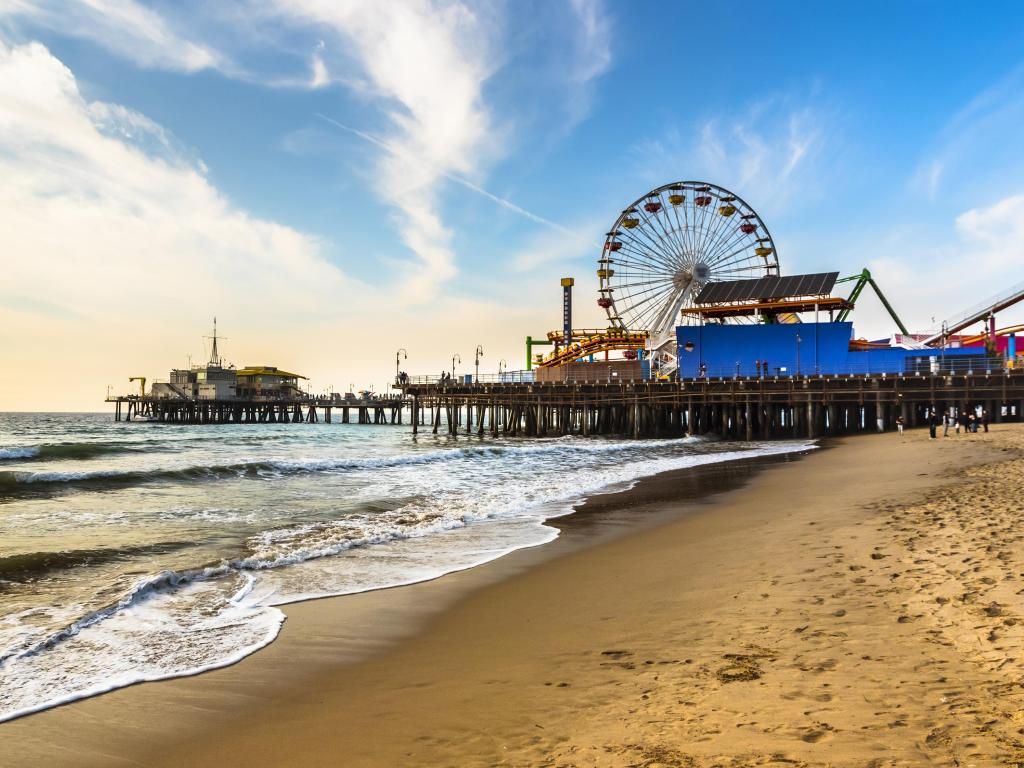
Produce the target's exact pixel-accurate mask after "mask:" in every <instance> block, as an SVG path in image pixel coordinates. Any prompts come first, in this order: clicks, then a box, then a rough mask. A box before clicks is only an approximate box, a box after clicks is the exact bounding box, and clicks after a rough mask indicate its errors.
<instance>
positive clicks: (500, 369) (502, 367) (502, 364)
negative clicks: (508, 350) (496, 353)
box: [498, 358, 508, 376]
mask: <svg viewBox="0 0 1024 768" xmlns="http://www.w3.org/2000/svg"><path fill="white" fill-rule="evenodd" d="M507 368H508V361H507V360H506V359H505V358H501V360H499V361H498V375H499V376H500V375H501V374H503V373H504V372H505V370H506V369H507Z"/></svg>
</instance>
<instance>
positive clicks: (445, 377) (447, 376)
mask: <svg viewBox="0 0 1024 768" xmlns="http://www.w3.org/2000/svg"><path fill="white" fill-rule="evenodd" d="M451 380H452V375H451V374H450V373H448V371H441V383H442V384H447V383H448V382H450V381H451Z"/></svg>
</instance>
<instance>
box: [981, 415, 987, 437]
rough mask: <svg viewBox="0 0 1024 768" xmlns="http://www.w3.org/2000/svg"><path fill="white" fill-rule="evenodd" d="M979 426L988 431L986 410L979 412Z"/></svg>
mask: <svg viewBox="0 0 1024 768" xmlns="http://www.w3.org/2000/svg"><path fill="white" fill-rule="evenodd" d="M981 426H983V427H984V428H985V431H986V432H988V411H984V410H983V411H982V412H981Z"/></svg>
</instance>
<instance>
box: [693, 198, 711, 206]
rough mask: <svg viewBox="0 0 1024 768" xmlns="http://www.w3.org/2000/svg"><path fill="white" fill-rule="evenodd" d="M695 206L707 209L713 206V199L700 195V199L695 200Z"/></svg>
mask: <svg viewBox="0 0 1024 768" xmlns="http://www.w3.org/2000/svg"><path fill="white" fill-rule="evenodd" d="M693 204H694V205H699V206H700V207H701V208H705V207H707V206H709V205H711V198H710V197H708V196H707V195H700V196H699V197H695V198H693Z"/></svg>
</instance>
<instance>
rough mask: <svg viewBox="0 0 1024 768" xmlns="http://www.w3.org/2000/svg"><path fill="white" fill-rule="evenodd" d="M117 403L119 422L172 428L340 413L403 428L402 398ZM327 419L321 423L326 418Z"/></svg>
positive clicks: (131, 398)
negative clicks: (152, 424) (168, 425)
mask: <svg viewBox="0 0 1024 768" xmlns="http://www.w3.org/2000/svg"><path fill="white" fill-rule="evenodd" d="M107 402H108V403H114V420H115V421H122V420H124V421H131V420H132V419H133V418H134V419H136V420H144V421H156V422H162V423H168V424H298V423H305V424H313V423H317V422H319V421H321V420H322V421H323V422H325V423H327V424H330V423H331V422H332V419H333V417H334V416H335V415H336V414H337V413H339V412H340V414H341V423H342V424H349V423H352V418H353V417H354V418H355V423H357V424H401V423H402V411H403V408H404V407H405V403H404V402H403V399H402V396H400V395H391V396H386V397H380V398H372V399H360V400H343V399H335V400H327V399H309V398H304V399H296V400H234V399H231V400H185V399H175V398H154V397H139V396H137V395H122V396H119V397H109V398H107ZM321 417H322V418H321Z"/></svg>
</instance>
